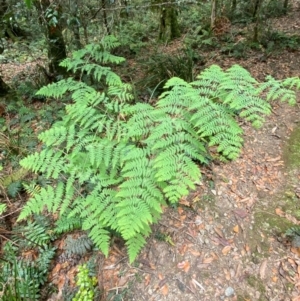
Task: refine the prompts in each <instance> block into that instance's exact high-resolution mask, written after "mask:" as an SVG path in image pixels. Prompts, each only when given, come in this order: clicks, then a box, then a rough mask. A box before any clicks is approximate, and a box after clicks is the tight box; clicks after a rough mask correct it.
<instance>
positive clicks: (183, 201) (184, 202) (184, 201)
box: [179, 199, 191, 207]
mask: <svg viewBox="0 0 300 301" xmlns="http://www.w3.org/2000/svg"><path fill="white" fill-rule="evenodd" d="M179 204H181V205H183V206H187V207H190V206H191V204H190V202H188V201H187V200H184V199H181V200H180V201H179Z"/></svg>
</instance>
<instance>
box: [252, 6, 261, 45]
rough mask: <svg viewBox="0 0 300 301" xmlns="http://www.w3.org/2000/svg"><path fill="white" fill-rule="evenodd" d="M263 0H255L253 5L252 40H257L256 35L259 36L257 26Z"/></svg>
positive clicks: (259, 22) (258, 26) (259, 21)
mask: <svg viewBox="0 0 300 301" xmlns="http://www.w3.org/2000/svg"><path fill="white" fill-rule="evenodd" d="M262 2H263V0H255V6H254V10H253V15H252V17H253V22H254V33H253V42H255V43H257V42H258V40H259V39H258V36H259V28H260V25H261V17H260V13H259V12H260V8H261V5H262Z"/></svg>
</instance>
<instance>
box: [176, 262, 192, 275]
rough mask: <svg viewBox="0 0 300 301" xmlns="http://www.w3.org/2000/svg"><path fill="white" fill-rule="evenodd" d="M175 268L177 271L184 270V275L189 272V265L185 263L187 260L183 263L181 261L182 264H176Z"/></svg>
mask: <svg viewBox="0 0 300 301" xmlns="http://www.w3.org/2000/svg"><path fill="white" fill-rule="evenodd" d="M177 267H178V268H179V269H182V270H184V271H185V272H186V273H187V272H188V271H189V269H190V267H191V266H190V263H189V262H188V261H187V260H184V261H182V262H179V263H178V264H177Z"/></svg>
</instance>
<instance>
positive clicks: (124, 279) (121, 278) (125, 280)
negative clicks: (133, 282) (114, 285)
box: [118, 275, 128, 287]
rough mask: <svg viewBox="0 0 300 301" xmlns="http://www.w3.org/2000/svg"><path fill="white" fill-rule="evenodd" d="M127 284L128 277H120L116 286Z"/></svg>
mask: <svg viewBox="0 0 300 301" xmlns="http://www.w3.org/2000/svg"><path fill="white" fill-rule="evenodd" d="M127 282H128V275H125V276H122V277H120V279H119V282H118V286H119V287H122V286H124V285H125V284H126V283H127Z"/></svg>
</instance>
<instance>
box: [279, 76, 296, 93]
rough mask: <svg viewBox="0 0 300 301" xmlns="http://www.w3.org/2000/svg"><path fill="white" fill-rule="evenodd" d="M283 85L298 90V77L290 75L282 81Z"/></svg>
mask: <svg viewBox="0 0 300 301" xmlns="http://www.w3.org/2000/svg"><path fill="white" fill-rule="evenodd" d="M282 85H283V86H284V87H288V88H289V89H293V88H295V89H297V90H300V77H290V78H287V79H285V80H283V81H282Z"/></svg>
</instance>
